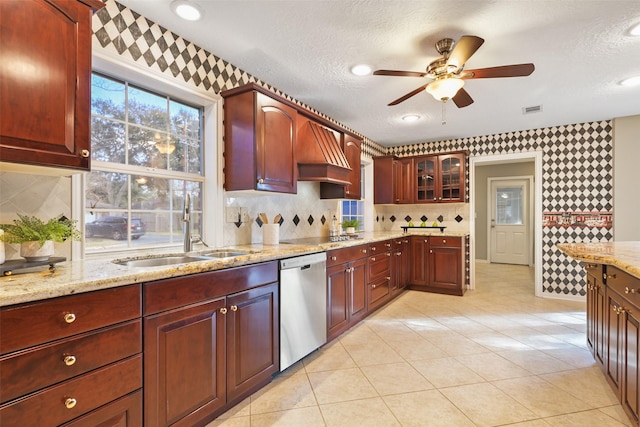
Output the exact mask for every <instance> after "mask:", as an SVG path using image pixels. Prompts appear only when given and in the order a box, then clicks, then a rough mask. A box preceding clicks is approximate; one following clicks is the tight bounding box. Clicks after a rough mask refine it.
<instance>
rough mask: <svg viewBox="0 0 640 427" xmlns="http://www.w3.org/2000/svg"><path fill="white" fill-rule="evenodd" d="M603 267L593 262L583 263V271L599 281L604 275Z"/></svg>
mask: <svg viewBox="0 0 640 427" xmlns="http://www.w3.org/2000/svg"><path fill="white" fill-rule="evenodd" d="M603 267H604V266H603V265H602V264H596V263H593V262H585V263H584V269H585V270H587V273H589V274H590V275H592V276H594V277H597V278H598V280H599V281H602V274H603V273H604V268H603Z"/></svg>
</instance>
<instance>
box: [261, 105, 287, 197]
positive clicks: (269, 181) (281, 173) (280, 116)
mask: <svg viewBox="0 0 640 427" xmlns="http://www.w3.org/2000/svg"><path fill="white" fill-rule="evenodd" d="M296 117H297V112H296V110H295V109H293V108H292V107H289V106H288V105H285V104H283V103H281V102H279V101H276V100H275V99H272V98H270V97H268V96H266V95H264V94H262V93H256V122H255V126H256V128H255V134H256V136H255V137H256V151H255V156H256V159H255V162H256V181H257V182H256V189H257V190H265V191H276V192H282V193H295V192H296V188H297V182H298V181H297V173H296V170H297V164H296V162H295V158H296V157H295V145H296V144H295V142H296V141H295V137H296Z"/></svg>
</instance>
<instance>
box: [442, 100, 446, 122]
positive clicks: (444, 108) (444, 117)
mask: <svg viewBox="0 0 640 427" xmlns="http://www.w3.org/2000/svg"><path fill="white" fill-rule="evenodd" d="M446 124H447V100H446V99H445V100H444V101H442V125H443V126H444V125H446Z"/></svg>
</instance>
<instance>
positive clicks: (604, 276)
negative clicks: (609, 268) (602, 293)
mask: <svg viewBox="0 0 640 427" xmlns="http://www.w3.org/2000/svg"><path fill="white" fill-rule="evenodd" d="M602 278H603V279H605V280H606V279H615V278H616V274H615V273H613V274H606V273H604V274H603V275H602Z"/></svg>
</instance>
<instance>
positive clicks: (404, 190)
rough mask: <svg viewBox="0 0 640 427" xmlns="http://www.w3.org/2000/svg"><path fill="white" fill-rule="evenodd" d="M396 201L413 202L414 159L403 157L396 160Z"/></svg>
mask: <svg viewBox="0 0 640 427" xmlns="http://www.w3.org/2000/svg"><path fill="white" fill-rule="evenodd" d="M396 168H397V171H396V182H395V187H396V200H395V202H396V203H413V196H414V195H413V193H414V191H413V179H414V176H413V175H414V174H413V159H412V158H402V159H399V160H397V161H396Z"/></svg>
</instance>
